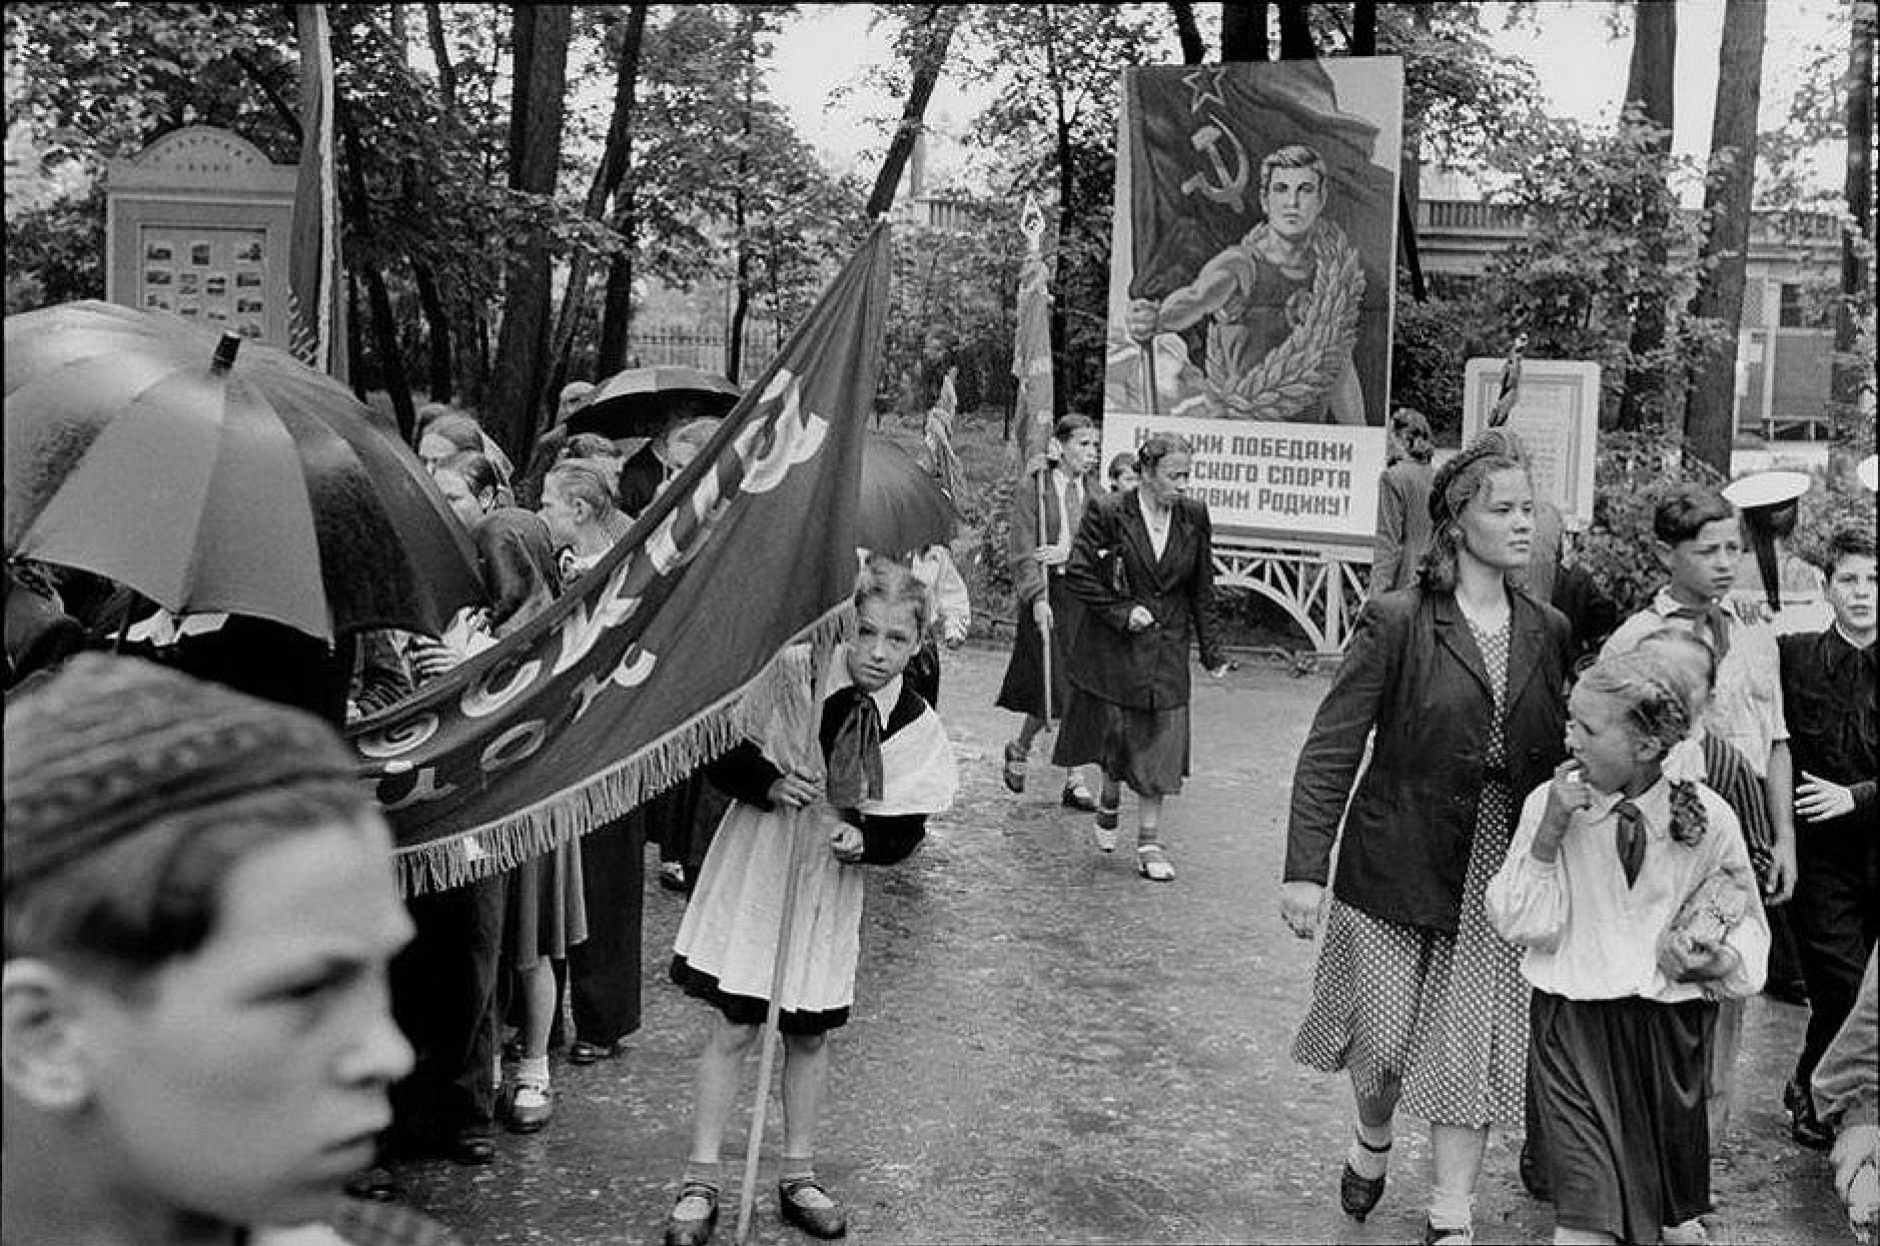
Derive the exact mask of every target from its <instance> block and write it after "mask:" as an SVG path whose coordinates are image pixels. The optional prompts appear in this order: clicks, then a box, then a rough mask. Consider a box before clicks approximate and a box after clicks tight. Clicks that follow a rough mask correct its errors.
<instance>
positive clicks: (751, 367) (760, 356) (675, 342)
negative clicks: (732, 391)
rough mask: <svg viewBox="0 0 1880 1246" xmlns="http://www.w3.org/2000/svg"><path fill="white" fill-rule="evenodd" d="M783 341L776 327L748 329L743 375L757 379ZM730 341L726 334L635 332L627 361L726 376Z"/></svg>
mask: <svg viewBox="0 0 1880 1246" xmlns="http://www.w3.org/2000/svg"><path fill="white" fill-rule="evenodd" d="M779 339H780V334H779V332H778V329H777V326H776V325H774V324H749V325H746V326H745V327H744V356H743V366H742V367H741V368H740V369H739V371H741V372H742V373H743V374H744V375H745V376H755V375H756V374H757V372H758V371H759V370H760V369H762V368H763V366H764V365H765V364H766V363H769V362H770V358H771V356H772V355H775V354H776V353H777V344H778V341H779ZM727 340H728V335H727V334H726V333H725V332H723V331H722V330H706V331H703V332H700V331H697V330H689V329H670V328H668V329H648V330H641V329H634V330H632V331H631V332H629V333H628V335H627V358H628V361H629V366H640V367H652V366H653V365H655V364H671V365H674V366H678V367H686V368H702V369H704V370H705V371H707V372H723V371H724V370H725V346H726V342H727Z"/></svg>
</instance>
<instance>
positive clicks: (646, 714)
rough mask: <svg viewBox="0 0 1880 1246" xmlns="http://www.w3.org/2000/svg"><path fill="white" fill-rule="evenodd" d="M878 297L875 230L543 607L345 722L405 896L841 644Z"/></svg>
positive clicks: (713, 750) (573, 816)
mask: <svg viewBox="0 0 1880 1246" xmlns="http://www.w3.org/2000/svg"><path fill="white" fill-rule="evenodd" d="M887 300H888V231H887V226H886V225H878V226H876V227H875V229H874V231H873V232H872V233H871V234H870V235H869V237H868V238H867V240H866V241H865V242H864V243H863V245H862V247H861V248H860V250H859V251H857V253H856V255H855V256H854V258H852V259H851V260H850V261H849V263H848V265H847V267H846V268H844V269H843V271H842V273H841V274H840V275H839V276H838V277H837V278H836V280H835V282H834V284H833V285H831V286H830V288H829V289H828V291H826V292H825V293H824V295H823V297H822V300H821V301H820V302H819V303H818V304H817V305H816V307H815V309H814V310H813V311H812V312H811V313H810V315H809V317H808V319H806V320H805V321H804V322H803V324H802V326H801V327H800V328H799V329H798V330H797V331H796V333H795V334H794V335H793V336H792V337H791V340H790V341H789V342H788V343H786V344H785V345H784V347H783V349H782V350H781V351H780V352H779V353H778V356H777V358H776V359H775V360H774V361H773V362H772V363H771V365H770V367H769V368H768V369H766V370H765V372H764V374H763V376H762V377H761V378H759V380H758V381H757V382H756V383H755V384H753V385H752V386H751V387H750V389H749V390H748V391H747V392H746V394H745V397H744V398H743V399H742V400H741V401H740V402H739V403H738V405H737V406H736V407H735V408H733V410H732V411H731V413H730V414H729V415H728V416H726V417H725V419H724V421H723V423H722V424H721V425H720V426H719V428H718V431H717V432H716V433H715V434H714V436H713V437H712V440H711V441H710V443H708V444H707V446H706V447H705V449H704V450H703V451H702V452H701V453H700V454H699V455H698V457H697V458H696V459H694V460H693V461H692V463H691V464H690V465H689V466H688V467H687V468H686V469H685V471H684V472H682V473H681V474H680V475H679V476H678V478H677V479H675V480H674V481H673V483H672V484H671V485H670V486H668V487H667V488H666V490H665V491H664V492H662V493H661V494H660V495H659V497H658V498H656V499H655V500H654V501H653V503H652V504H651V505H650V506H649V507H648V508H647V510H646V511H645V513H643V514H642V515H641V516H640V518H639V520H638V521H636V522H635V524H634V526H633V529H632V530H631V531H630V532H629V533H628V534H627V536H626V537H625V538H624V539H623V540H622V541H621V543H620V544H619V545H618V546H616V547H615V548H614V549H613V550H612V551H611V552H610V553H609V554H608V556H607V557H606V558H604V559H603V560H602V561H601V562H600V563H599V564H598V565H597V566H596V567H594V569H593V570H591V571H589V572H588V573H587V574H586V575H585V576H583V577H582V579H581V580H579V581H578V582H576V583H575V584H574V585H572V586H571V587H570V588H569V590H568V592H567V593H565V594H564V595H563V597H562V599H561V600H560V601H559V602H557V603H556V605H555V606H554V608H553V609H551V610H549V611H547V612H546V613H544V614H543V615H541V616H540V617H538V618H536V619H534V620H532V621H531V622H530V623H529V624H528V625H527V626H526V627H524V628H523V629H522V630H521V631H519V632H517V633H515V634H514V635H512V636H510V637H508V638H506V639H505V640H504V641H503V642H502V643H501V644H499V645H497V646H496V647H494V648H492V649H489V650H486V651H485V652H483V653H480V654H478V655H477V656H476V657H474V658H472V659H471V660H470V661H468V662H466V663H465V664H464V665H463V666H460V667H458V668H457V669H456V670H454V671H452V672H451V673H450V674H449V675H447V676H445V677H444V678H442V679H439V680H438V681H437V683H435V684H434V685H431V686H429V687H426V688H425V689H423V690H422V691H421V692H420V693H418V694H417V695H416V696H413V697H411V698H409V699H407V700H405V701H403V702H400V703H399V704H398V705H396V706H393V707H391V708H390V709H388V710H386V711H384V712H383V713H381V714H378V715H375V716H373V717H372V718H368V719H365V720H363V721H362V722H360V723H358V724H357V725H356V726H355V727H354V728H353V729H352V730H351V731H350V732H349V738H350V740H351V742H352V744H353V747H354V748H355V749H356V750H357V751H358V753H359V755H360V757H361V759H362V762H363V765H364V766H365V770H366V774H367V777H368V778H369V779H370V781H371V782H372V783H373V784H374V786H375V790H376V793H377V795H378V798H379V801H380V804H381V805H382V806H383V808H384V809H385V811H386V815H387V817H389V818H390V819H391V821H392V825H393V828H394V830H395V832H396V834H397V847H396V857H397V864H398V870H399V882H400V885H401V887H402V888H403V889H404V890H405V892H406V893H407V894H414V893H418V892H423V891H429V890H435V889H439V888H446V887H454V886H458V885H461V884H463V883H465V882H469V881H471V880H472V879H475V878H479V877H482V876H485V875H488V874H492V873H496V872H498V871H500V870H504V869H508V868H510V867H512V866H514V865H515V864H517V863H518V862H521V861H523V860H526V859H527V858H529V857H531V856H534V855H536V854H538V853H541V852H544V851H547V850H548V849H550V848H552V847H555V846H557V845H559V844H564V843H568V842H570V841H572V840H573V839H575V838H576V837H578V836H579V835H581V834H583V833H585V832H587V831H590V830H593V829H595V828H597V827H599V826H601V825H603V824H605V823H606V822H607V821H609V820H611V819H613V818H616V817H619V816H620V815H622V814H624V813H626V812H627V811H628V810H630V809H632V808H633V807H634V806H636V805H638V804H640V803H641V802H642V801H644V800H645V799H646V798H647V797H649V796H651V795H652V794H653V793H655V792H657V791H659V790H660V789H661V788H663V787H666V786H668V785H670V784H672V783H674V782H676V781H678V780H679V779H681V778H683V777H684V776H685V775H687V774H689V773H690V772H691V771H693V770H694V769H696V768H697V767H698V766H699V765H700V764H702V763H703V762H705V761H707V760H709V759H710V758H711V757H713V756H714V755H716V754H717V753H719V752H721V751H723V750H724V749H726V748H729V747H730V746H731V745H732V744H735V743H736V742H737V740H738V739H739V738H740V737H741V736H742V735H743V734H744V733H745V731H746V730H747V728H748V727H749V725H750V724H752V723H754V722H761V721H762V720H763V718H764V716H766V715H767V714H768V713H769V712H770V710H771V709H772V708H773V707H774V705H775V703H776V698H777V696H778V695H779V690H780V687H781V685H782V684H783V682H784V681H785V680H787V679H788V678H791V677H792V675H791V673H790V672H787V671H785V670H783V669H782V667H781V664H780V662H779V655H780V654H781V652H782V651H783V650H784V649H785V648H786V647H787V646H789V645H791V644H793V643H796V642H799V641H804V640H809V641H814V642H818V643H824V644H826V643H831V642H833V641H834V640H835V638H836V637H837V635H838V634H839V632H840V630H841V627H842V624H843V616H844V612H845V610H846V607H847V602H848V598H849V594H850V592H851V591H852V589H853V587H854V583H855V572H856V556H855V512H856V505H857V498H858V493H859V482H860V474H861V460H862V443H863V439H864V435H865V433H866V430H867V427H868V421H869V419H870V416H871V414H872V410H873V398H874V393H875V379H876V373H877V371H878V369H879V366H880V360H881V342H882V330H883V326H884V324H885V317H886V310H887ZM795 677H797V678H800V677H801V676H800V672H797V673H796V674H795Z"/></svg>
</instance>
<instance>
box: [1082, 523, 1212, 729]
mask: <svg viewBox="0 0 1880 1246" xmlns="http://www.w3.org/2000/svg"><path fill="white" fill-rule="evenodd" d="M1064 584H1065V587H1066V588H1068V589H1069V590H1070V592H1071V594H1072V595H1073V596H1075V597H1076V598H1077V599H1078V600H1079V601H1081V602H1083V603H1084V605H1085V608H1086V610H1087V611H1088V613H1086V615H1085V616H1084V624H1083V626H1082V627H1081V628H1079V629H1078V632H1077V639H1076V642H1075V648H1074V650H1073V652H1072V655H1071V664H1070V670H1069V671H1068V672H1067V673H1068V675H1069V677H1070V681H1071V683H1072V685H1073V686H1075V687H1077V688H1081V689H1083V690H1084V691H1085V692H1088V693H1090V694H1092V695H1093V696H1096V697H1100V698H1102V699H1103V700H1105V701H1109V702H1111V703H1112V704H1115V705H1122V706H1126V707H1128V708H1131V709H1145V710H1162V709H1172V708H1174V707H1176V706H1181V705H1186V704H1188V689H1189V672H1188V640H1189V636H1190V634H1191V632H1192V634H1193V636H1194V638H1195V640H1196V642H1197V643H1198V644H1199V645H1200V648H1201V664H1202V665H1203V666H1207V667H1210V668H1212V667H1216V666H1219V665H1220V664H1221V662H1222V657H1221V651H1220V645H1219V643H1218V641H1217V638H1216V636H1215V633H1214V625H1213V622H1212V621H1211V620H1210V619H1209V617H1208V604H1209V601H1210V599H1211V598H1212V597H1213V596H1214V529H1213V526H1212V525H1211V524H1210V523H1209V521H1208V508H1207V507H1206V506H1203V505H1202V504H1201V503H1200V502H1197V501H1195V500H1194V499H1193V498H1179V499H1177V500H1176V503H1175V513H1174V514H1173V515H1172V516H1171V517H1170V519H1169V533H1168V545H1167V546H1166V547H1164V549H1163V550H1162V557H1161V558H1159V559H1158V558H1157V557H1156V556H1155V547H1154V546H1153V545H1151V544H1150V543H1149V526H1148V524H1147V523H1145V522H1144V521H1143V518H1142V509H1141V507H1140V506H1139V505H1138V504H1137V502H1136V490H1134V489H1130V490H1128V491H1127V492H1124V493H1108V494H1102V495H1100V496H1098V497H1097V498H1096V499H1095V500H1094V501H1092V502H1091V503H1090V504H1089V505H1088V506H1086V507H1085V508H1084V521H1083V523H1082V524H1080V525H1079V526H1078V529H1077V536H1076V539H1075V540H1074V541H1072V543H1071V560H1070V563H1069V564H1068V566H1067V569H1066V570H1065V573H1064ZM1133 606H1144V607H1147V609H1148V611H1149V613H1150V614H1152V615H1154V616H1155V623H1154V625H1153V626H1151V627H1150V628H1148V629H1147V630H1146V631H1141V632H1132V631H1130V630H1129V612H1130V608H1131V607H1133Z"/></svg>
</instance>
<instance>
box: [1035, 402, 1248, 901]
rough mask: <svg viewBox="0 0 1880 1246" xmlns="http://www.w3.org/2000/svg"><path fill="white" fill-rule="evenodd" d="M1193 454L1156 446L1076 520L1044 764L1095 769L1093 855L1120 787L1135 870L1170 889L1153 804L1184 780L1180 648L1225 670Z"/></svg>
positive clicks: (1111, 840) (1174, 443) (1109, 838)
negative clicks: (1060, 688) (1134, 818)
mask: <svg viewBox="0 0 1880 1246" xmlns="http://www.w3.org/2000/svg"><path fill="white" fill-rule="evenodd" d="M1193 458H1194V452H1193V450H1192V449H1191V448H1190V446H1189V445H1188V443H1187V442H1186V441H1184V440H1182V439H1181V438H1180V437H1172V436H1167V435H1163V434H1158V435H1156V436H1154V437H1151V438H1149V440H1148V441H1147V442H1145V443H1144V444H1143V446H1142V448H1141V450H1139V451H1138V452H1137V460H1138V462H1139V463H1140V464H1141V470H1142V483H1141V484H1139V485H1138V486H1137V487H1136V488H1134V489H1129V490H1126V491H1124V492H1122V493H1116V494H1108V495H1105V496H1103V497H1100V498H1098V499H1097V500H1096V501H1095V502H1093V503H1092V504H1091V506H1090V509H1089V510H1088V511H1087V512H1086V513H1085V516H1084V523H1083V526H1082V527H1081V528H1080V529H1079V530H1078V532H1077V540H1076V543H1075V546H1074V548H1073V550H1072V553H1071V560H1070V570H1069V571H1068V572H1067V574H1066V575H1065V577H1064V578H1065V582H1066V584H1067V585H1068V586H1069V589H1070V594H1071V595H1072V596H1073V597H1075V598H1076V599H1077V600H1078V601H1080V602H1081V603H1082V604H1083V608H1084V620H1083V623H1082V624H1081V625H1080V626H1079V628H1078V631H1077V636H1076V641H1075V645H1074V647H1073V649H1072V653H1071V671H1070V679H1071V701H1070V705H1069V707H1068V708H1067V709H1066V710H1065V712H1064V727H1063V729H1062V730H1061V731H1059V732H1058V740H1057V751H1056V752H1055V753H1054V754H1053V755H1052V758H1051V760H1052V761H1053V762H1054V763H1055V764H1057V765H1060V766H1079V765H1082V764H1084V763H1085V762H1093V761H1094V762H1099V763H1101V765H1102V767H1103V795H1102V798H1101V802H1100V804H1099V805H1098V807H1097V831H1096V839H1097V847H1098V848H1099V849H1101V850H1102V851H1104V852H1113V851H1115V849H1116V826H1117V804H1118V801H1119V799H1120V797H1121V790H1120V788H1121V785H1122V784H1123V783H1125V782H1127V783H1128V784H1129V787H1130V790H1131V791H1133V792H1135V793H1136V796H1137V798H1138V825H1137V831H1136V868H1137V869H1138V870H1139V871H1140V872H1141V874H1142V876H1143V877H1144V878H1147V879H1150V880H1152V881H1155V882H1168V881H1170V880H1171V879H1173V878H1174V877H1175V867H1174V866H1173V865H1172V864H1170V863H1169V859H1168V856H1167V854H1166V853H1164V852H1163V850H1162V844H1161V840H1160V827H1161V820H1162V800H1163V798H1164V797H1166V796H1173V795H1175V794H1177V793H1179V792H1180V791H1181V790H1182V780H1183V779H1184V778H1185V777H1187V774H1188V755H1189V748H1188V695H1189V683H1190V681H1189V675H1188V642H1189V638H1190V636H1192V637H1193V638H1194V640H1195V641H1196V642H1197V643H1198V644H1199V646H1200V649H1201V664H1202V665H1203V666H1204V667H1206V668H1207V669H1208V672H1209V673H1210V674H1215V675H1218V674H1220V673H1222V672H1223V671H1224V670H1225V669H1226V665H1227V664H1226V661H1225V660H1224V659H1223V658H1222V656H1221V652H1220V646H1219V645H1218V644H1217V643H1216V640H1215V635H1214V627H1213V624H1212V622H1211V621H1210V620H1209V618H1208V604H1209V599H1210V598H1211V597H1212V596H1213V595H1214V540H1213V529H1212V528H1211V526H1210V524H1209V522H1208V508H1207V507H1206V506H1203V505H1202V504H1201V503H1200V502H1197V501H1195V500H1194V499H1192V498H1190V497H1187V496H1186V492H1187V488H1188V474H1189V469H1190V467H1191V465H1192V462H1193Z"/></svg>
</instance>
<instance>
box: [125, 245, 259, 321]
mask: <svg viewBox="0 0 1880 1246" xmlns="http://www.w3.org/2000/svg"><path fill="white" fill-rule="evenodd" d="M140 232H141V238H140V248H139V249H140V252H141V254H142V263H141V265H140V266H139V276H138V286H139V294H140V297H139V299H138V303H139V305H140V306H142V307H144V308H147V309H148V310H151V311H163V312H170V313H172V314H174V315H177V316H181V317H183V318H184V319H185V320H194V321H197V322H199V323H203V324H210V325H215V326H217V327H226V328H233V329H234V330H235V331H236V332H237V333H239V334H241V335H242V336H243V337H253V338H259V337H263V336H265V334H266V328H265V326H266V324H267V311H268V305H267V289H268V280H267V253H268V251H267V232H266V231H265V230H260V229H221V228H215V227H193V226H178V225H160V226H158V225H146V226H143V227H142V229H141V231H140Z"/></svg>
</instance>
